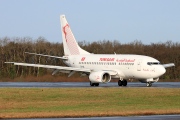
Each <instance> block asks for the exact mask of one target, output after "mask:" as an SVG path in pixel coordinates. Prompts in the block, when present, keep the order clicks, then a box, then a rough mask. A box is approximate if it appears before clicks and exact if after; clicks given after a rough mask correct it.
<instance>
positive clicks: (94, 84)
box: [90, 81, 99, 86]
mask: <svg viewBox="0 0 180 120" xmlns="http://www.w3.org/2000/svg"><path fill="white" fill-rule="evenodd" d="M90 86H99V83H92V82H91V81H90Z"/></svg>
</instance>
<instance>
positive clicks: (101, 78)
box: [89, 71, 111, 83]
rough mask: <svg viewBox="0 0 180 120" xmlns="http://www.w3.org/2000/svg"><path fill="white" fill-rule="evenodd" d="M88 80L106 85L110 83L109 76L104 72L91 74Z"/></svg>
mask: <svg viewBox="0 0 180 120" xmlns="http://www.w3.org/2000/svg"><path fill="white" fill-rule="evenodd" d="M89 80H90V81H91V82H93V83H107V82H110V81H111V75H110V74H109V73H108V72H105V71H97V72H92V73H91V74H90V75H89Z"/></svg>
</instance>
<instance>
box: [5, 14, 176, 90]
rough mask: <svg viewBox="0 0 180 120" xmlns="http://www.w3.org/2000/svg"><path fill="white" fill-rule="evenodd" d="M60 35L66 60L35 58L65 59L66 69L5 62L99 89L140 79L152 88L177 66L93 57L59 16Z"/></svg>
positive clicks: (137, 59) (120, 56) (118, 56)
mask: <svg viewBox="0 0 180 120" xmlns="http://www.w3.org/2000/svg"><path fill="white" fill-rule="evenodd" d="M60 22H61V32H62V39H63V48H64V56H62V57H59V56H51V55H44V54H37V53H29V52H26V53H28V54H34V55H40V56H46V57H52V58H57V59H62V60H63V62H64V63H65V64H66V65H67V66H54V65H43V64H31V63H19V62H6V63H12V64H14V65H19V66H29V67H41V68H49V69H53V70H54V71H53V72H52V75H55V74H56V73H58V72H64V73H68V74H69V75H68V77H70V76H72V75H73V74H74V73H76V72H80V73H81V75H82V76H88V77H89V80H90V86H99V83H108V82H110V81H111V79H114V78H116V79H118V85H119V86H127V80H131V79H137V80H139V81H140V82H142V83H146V86H147V87H151V86H152V83H154V82H157V81H158V80H159V77H160V76H162V75H163V74H164V73H165V72H166V69H165V68H168V67H172V66H175V64H174V63H168V64H161V63H160V62H159V61H158V60H157V59H155V58H152V57H149V56H145V55H134V54H93V53H89V52H88V51H86V50H84V49H82V48H81V47H80V46H79V45H78V43H77V41H76V39H75V37H74V35H73V33H72V31H71V28H70V25H69V24H68V22H67V20H66V17H65V15H60Z"/></svg>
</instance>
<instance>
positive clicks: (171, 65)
mask: <svg viewBox="0 0 180 120" xmlns="http://www.w3.org/2000/svg"><path fill="white" fill-rule="evenodd" d="M162 65H163V66H164V68H168V67H173V66H175V64H174V63H168V64H162Z"/></svg>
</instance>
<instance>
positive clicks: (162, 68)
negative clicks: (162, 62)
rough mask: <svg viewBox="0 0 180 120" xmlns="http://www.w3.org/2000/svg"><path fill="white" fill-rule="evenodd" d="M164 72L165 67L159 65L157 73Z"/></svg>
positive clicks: (161, 73)
mask: <svg viewBox="0 0 180 120" xmlns="http://www.w3.org/2000/svg"><path fill="white" fill-rule="evenodd" d="M165 72H166V69H165V68H164V67H163V66H159V68H158V73H159V75H160V76H161V75H163V74H164V73H165Z"/></svg>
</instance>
